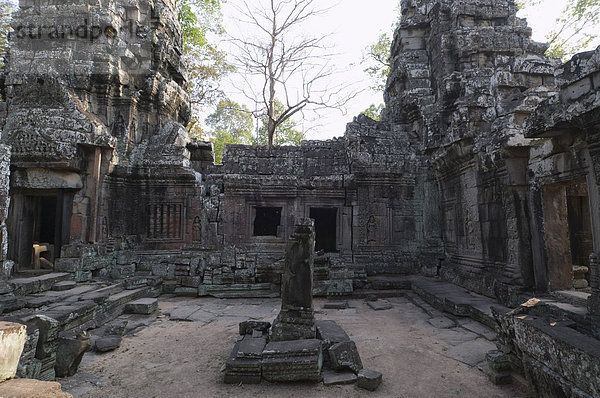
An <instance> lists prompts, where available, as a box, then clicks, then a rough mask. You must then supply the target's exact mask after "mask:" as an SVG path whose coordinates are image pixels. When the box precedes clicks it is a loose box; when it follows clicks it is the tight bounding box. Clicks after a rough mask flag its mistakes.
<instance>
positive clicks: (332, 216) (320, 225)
mask: <svg viewBox="0 0 600 398" xmlns="http://www.w3.org/2000/svg"><path fill="white" fill-rule="evenodd" d="M310 218H312V219H313V220H315V235H316V236H315V250H316V251H319V250H324V251H325V252H327V253H334V252H337V209H335V208H325V207H311V209H310Z"/></svg>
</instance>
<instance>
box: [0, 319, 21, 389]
mask: <svg viewBox="0 0 600 398" xmlns="http://www.w3.org/2000/svg"><path fill="white" fill-rule="evenodd" d="M26 341H27V328H26V327H25V325H21V324H19V323H13V322H0V352H2V355H1V356H0V383H1V382H3V381H4V380H7V379H12V378H13V377H15V375H16V373H17V366H18V365H19V359H20V358H21V353H22V352H23V347H25V342H26Z"/></svg>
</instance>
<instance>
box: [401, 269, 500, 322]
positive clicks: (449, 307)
mask: <svg viewBox="0 0 600 398" xmlns="http://www.w3.org/2000/svg"><path fill="white" fill-rule="evenodd" d="M412 290H413V291H414V292H415V293H416V294H417V295H418V296H419V297H421V298H422V299H423V300H424V301H426V302H427V303H429V304H430V305H431V306H433V307H434V308H436V309H438V310H440V311H445V312H448V313H450V314H453V315H456V316H462V317H470V318H472V319H474V320H476V321H478V322H480V323H483V324H484V325H486V326H489V327H490V328H492V329H495V328H496V321H495V319H494V317H493V315H492V309H491V307H492V306H494V307H496V308H497V309H500V310H501V311H505V312H508V311H510V309H509V308H507V307H503V306H501V305H499V304H497V303H496V301H495V300H494V299H491V298H489V297H485V296H481V295H478V294H475V293H472V292H469V291H468V290H466V289H464V288H462V287H460V286H456V285H453V284H451V283H448V282H444V281H440V280H436V279H429V278H424V277H423V278H414V279H413V283H412Z"/></svg>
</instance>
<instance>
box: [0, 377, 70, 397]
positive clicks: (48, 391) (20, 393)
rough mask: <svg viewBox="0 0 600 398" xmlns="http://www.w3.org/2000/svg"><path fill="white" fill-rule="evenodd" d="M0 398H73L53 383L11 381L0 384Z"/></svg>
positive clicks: (22, 380) (27, 380)
mask: <svg viewBox="0 0 600 398" xmlns="http://www.w3.org/2000/svg"><path fill="white" fill-rule="evenodd" d="M0 397H11V398H73V396H72V395H71V394H69V393H66V392H64V391H63V390H62V388H61V385H60V384H59V383H56V382H54V381H40V380H32V379H13V380H7V381H5V382H3V383H0Z"/></svg>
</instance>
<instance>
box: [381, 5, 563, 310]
mask: <svg viewBox="0 0 600 398" xmlns="http://www.w3.org/2000/svg"><path fill="white" fill-rule="evenodd" d="M516 12H517V7H516V5H515V4H514V2H513V1H512V0H504V1H483V0H471V1H461V2H459V1H405V2H403V3H402V15H403V16H402V20H401V23H400V26H399V28H398V30H397V31H396V34H395V38H394V43H393V45H392V70H391V73H390V75H389V78H388V82H387V87H386V92H385V99H386V104H387V108H386V111H385V115H384V119H385V120H386V121H387V122H390V123H392V124H397V125H401V126H404V130H405V131H406V132H407V133H408V135H409V137H414V138H413V140H414V141H415V142H416V143H418V149H419V150H420V153H422V154H423V155H424V156H423V157H422V160H423V162H424V163H423V164H426V165H429V166H430V170H432V172H433V173H434V174H435V180H436V181H437V186H438V188H439V204H438V205H439V207H440V209H441V210H440V211H441V217H440V219H441V220H443V221H442V222H441V230H442V236H443V245H444V253H445V254H444V256H443V257H444V261H443V262H442V263H441V274H442V275H443V276H444V278H446V279H449V280H451V281H453V282H456V283H458V284H461V285H464V286H466V287H469V288H470V289H472V290H475V291H478V292H481V293H484V294H487V295H491V296H497V297H500V298H502V299H504V300H508V299H509V297H510V296H512V294H513V293H516V291H517V290H518V289H519V288H520V287H529V286H531V285H532V283H533V281H532V278H531V255H530V242H529V225H528V218H529V217H528V214H527V211H528V195H527V159H528V147H529V146H530V145H531V142H530V141H529V140H527V139H525V138H524V137H523V130H524V125H523V121H524V119H525V117H526V116H527V115H528V114H529V113H531V112H532V110H533V109H534V107H535V106H536V105H537V104H538V103H540V102H541V101H543V100H544V99H546V98H547V97H548V96H549V95H550V94H551V93H552V92H553V91H552V87H553V85H554V76H553V71H554V66H555V62H554V61H552V60H550V59H548V58H546V57H544V56H543V51H544V49H545V47H544V46H543V45H541V44H539V43H535V42H533V41H532V40H531V39H530V36H531V30H530V29H529V28H528V27H527V25H526V23H525V21H523V20H521V19H519V18H517V17H516Z"/></svg>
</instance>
